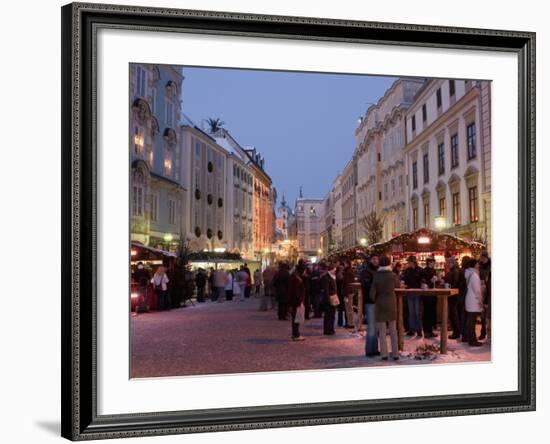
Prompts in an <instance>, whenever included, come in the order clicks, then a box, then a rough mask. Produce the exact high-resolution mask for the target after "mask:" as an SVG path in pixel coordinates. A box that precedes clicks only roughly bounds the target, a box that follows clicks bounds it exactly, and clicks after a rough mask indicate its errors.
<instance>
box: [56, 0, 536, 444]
mask: <svg viewBox="0 0 550 444" xmlns="http://www.w3.org/2000/svg"><path fill="white" fill-rule="evenodd" d="M61 14H62V34H61V45H62V66H61V68H62V77H61V83H62V97H61V101H62V127H61V133H62V227H61V229H62V277H61V278H62V363H61V364H62V411H61V413H62V436H64V437H65V438H68V439H70V440H85V439H100V438H119V437H131V436H147V435H161V434H177V433H193V432H208V431H223V430H237V429H252V428H269V427H288V426H302V425H318V424H333V423H347V422H361V421H380V420H396V419H409V418H425V417H435V416H454V415H473V414H485V413H501V412H517V411H528V410H534V409H535V274H534V270H535V33H531V32H518V31H503V30H489V29H469V28H450V27H440V26H424V25H410V24H396V23H378V22H362V21H353V20H334V19H322V18H306V17H284V16H266V15H252V14H236V13H226V12H212V11H195V10H178V9H161V8H144V7H132V6H118V5H102V4H83V3H82V4H81V3H72V4H69V5H66V6H64V7H63V8H62V10H61ZM102 27H103V28H110V27H116V28H119V29H120V28H123V29H128V30H132V29H138V28H139V29H147V30H150V31H167V30H168V31H172V32H202V33H214V34H221V35H224V34H227V35H240V36H256V37H258V36H260V37H265V38H281V37H284V38H291V39H308V40H318V41H338V42H353V43H371V44H372V43H375V44H392V45H395V44H398V45H407V46H421V47H435V48H455V49H456V48H460V49H468V50H485V51H508V52H513V53H515V54H516V55H517V58H518V62H519V63H518V64H519V73H518V74H519V139H518V150H519V171H518V175H519V209H518V216H519V230H518V234H517V236H518V242H519V261H518V263H519V268H518V270H517V272H518V278H519V286H518V292H519V298H518V299H519V307H518V316H519V318H518V344H519V347H518V350H517V352H518V362H519V368H518V389H517V391H510V392H495V393H482V394H481V393H470V394H461V395H452V396H450V395H449V396H448V395H445V396H426V397H414V398H394V399H388V400H363V401H341V402H326V403H313V404H296V405H275V406H263V407H242V408H223V409H209V410H195V411H172V412H147V413H140V414H121V415H109V416H101V415H98V414H97V408H96V406H97V391H96V383H97V381H96V367H95V366H96V357H95V351H96V342H95V340H96V321H97V318H96V316H97V312H96V248H97V246H96V237H95V233H96V231H95V230H96V214H97V208H96V176H97V165H96V133H95V132H96V100H95V98H96V89H95V88H96V81H95V75H96V71H95V70H96V59H95V57H96V31H97V29H99V28H102Z"/></svg>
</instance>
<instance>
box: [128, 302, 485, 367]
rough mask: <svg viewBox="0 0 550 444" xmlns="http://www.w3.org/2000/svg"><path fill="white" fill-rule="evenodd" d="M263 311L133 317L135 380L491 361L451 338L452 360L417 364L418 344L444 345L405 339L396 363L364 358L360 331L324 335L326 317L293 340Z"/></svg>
mask: <svg viewBox="0 0 550 444" xmlns="http://www.w3.org/2000/svg"><path fill="white" fill-rule="evenodd" d="M259 305H260V300H259V299H257V298H254V297H252V298H250V299H248V300H245V301H244V302H239V301H225V302H223V303H217V302H206V303H203V304H195V305H194V306H188V307H182V308H178V309H174V310H170V311H163V312H151V313H142V314H139V315H138V316H132V318H131V341H132V343H131V346H132V358H131V364H132V365H131V376H132V378H143V377H153V376H184V375H207V374H223V373H249V372H267V371H288V370H308V369H320V368H346V367H348V368H349V367H367V366H377V365H416V364H433V363H453V362H472V361H488V360H490V345H488V344H485V345H483V346H482V347H480V348H470V347H469V346H463V345H462V344H461V343H458V342H457V341H453V340H449V353H448V354H447V355H439V354H434V355H432V357H431V358H432V360H429V359H428V360H419V359H415V356H414V355H415V350H416V349H417V347H418V346H421V345H422V344H424V343H425V344H434V345H436V344H438V343H439V342H438V340H432V339H430V340H424V339H408V340H406V341H405V350H404V351H403V352H401V359H400V360H399V361H397V362H395V361H391V360H390V361H381V360H380V358H378V357H376V358H366V357H365V352H364V347H365V338H364V336H362V335H363V333H355V332H350V331H348V330H345V329H343V328H339V327H337V328H336V335H334V336H323V335H322V331H323V330H322V319H311V320H309V321H306V322H305V325H304V326H303V327H302V329H301V333H302V335H303V336H305V338H306V339H305V341H303V342H293V341H291V340H290V328H291V325H290V321H279V320H277V316H276V312H275V311H274V310H271V311H267V312H263V311H259V310H258V308H259Z"/></svg>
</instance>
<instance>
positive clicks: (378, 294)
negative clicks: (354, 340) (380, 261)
mask: <svg viewBox="0 0 550 444" xmlns="http://www.w3.org/2000/svg"><path fill="white" fill-rule="evenodd" d="M397 286H398V277H397V275H396V274H395V273H394V272H392V270H391V268H390V267H380V268H379V269H378V271H377V272H376V274H375V275H374V279H373V281H372V285H371V287H370V300H373V301H376V302H375V308H374V313H375V317H376V322H387V321H395V320H397V297H396V295H395V288H396V287H397Z"/></svg>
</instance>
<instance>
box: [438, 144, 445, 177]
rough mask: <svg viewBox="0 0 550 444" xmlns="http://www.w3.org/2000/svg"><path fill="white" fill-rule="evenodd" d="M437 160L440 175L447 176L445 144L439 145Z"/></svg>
mask: <svg viewBox="0 0 550 444" xmlns="http://www.w3.org/2000/svg"><path fill="white" fill-rule="evenodd" d="M437 159H438V171H439V175H440V176H441V175H442V174H445V144H444V143H443V142H441V143H440V144H439V145H437Z"/></svg>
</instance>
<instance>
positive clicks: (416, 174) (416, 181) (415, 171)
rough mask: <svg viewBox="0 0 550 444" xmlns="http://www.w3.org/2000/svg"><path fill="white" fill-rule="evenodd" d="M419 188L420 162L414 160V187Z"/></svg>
mask: <svg viewBox="0 0 550 444" xmlns="http://www.w3.org/2000/svg"><path fill="white" fill-rule="evenodd" d="M416 188H418V164H417V163H416V161H415V162H413V189H416Z"/></svg>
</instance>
